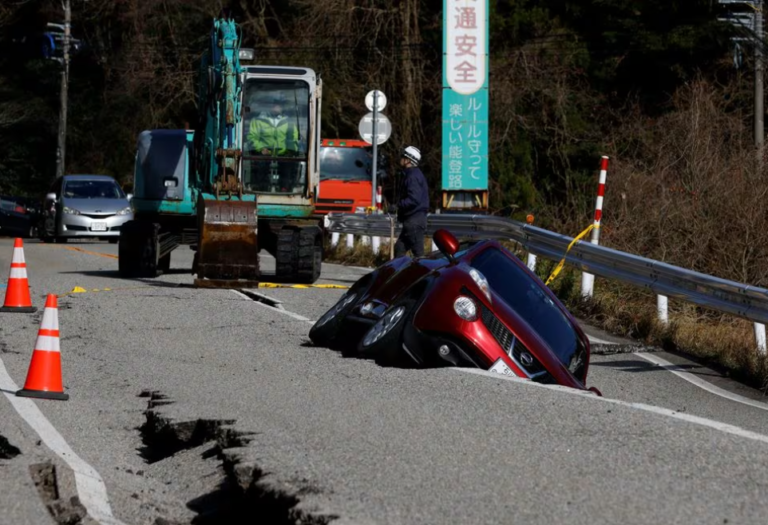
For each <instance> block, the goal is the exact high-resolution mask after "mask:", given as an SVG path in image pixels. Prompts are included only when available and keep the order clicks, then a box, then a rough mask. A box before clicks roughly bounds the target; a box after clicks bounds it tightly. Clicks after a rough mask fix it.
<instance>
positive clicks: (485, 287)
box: [469, 268, 491, 301]
mask: <svg viewBox="0 0 768 525" xmlns="http://www.w3.org/2000/svg"><path fill="white" fill-rule="evenodd" d="M469 276H470V277H472V280H473V281H475V284H477V286H478V287H479V288H480V289H481V290H482V291H483V293H484V294H485V296H486V297H487V298H488V301H490V300H491V285H490V284H488V279H486V278H485V275H483V274H482V273H480V272H479V271H478V270H476V269H475V268H471V269H470V270H469Z"/></svg>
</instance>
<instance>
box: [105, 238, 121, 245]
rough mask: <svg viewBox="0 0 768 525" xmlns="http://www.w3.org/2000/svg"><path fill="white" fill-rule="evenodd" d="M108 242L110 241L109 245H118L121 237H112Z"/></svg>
mask: <svg viewBox="0 0 768 525" xmlns="http://www.w3.org/2000/svg"><path fill="white" fill-rule="evenodd" d="M107 241H109V244H117V243H118V242H119V241H120V237H110V238H109V239H107Z"/></svg>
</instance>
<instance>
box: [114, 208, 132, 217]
mask: <svg viewBox="0 0 768 525" xmlns="http://www.w3.org/2000/svg"><path fill="white" fill-rule="evenodd" d="M129 213H131V207H130V206H126V207H125V208H123V209H122V210H120V211H119V212H117V213H116V214H115V215H128V214H129Z"/></svg>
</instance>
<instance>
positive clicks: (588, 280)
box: [581, 155, 608, 297]
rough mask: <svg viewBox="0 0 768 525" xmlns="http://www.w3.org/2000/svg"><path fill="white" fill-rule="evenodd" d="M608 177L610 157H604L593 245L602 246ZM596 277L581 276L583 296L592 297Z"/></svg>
mask: <svg viewBox="0 0 768 525" xmlns="http://www.w3.org/2000/svg"><path fill="white" fill-rule="evenodd" d="M607 175H608V157H606V156H605V155H603V158H602V160H601V161H600V181H599V183H598V185H597V200H596V201H595V221H594V223H593V224H594V228H593V229H592V244H600V220H601V219H602V217H603V197H604V196H605V179H606V177H607ZM594 285H595V276H594V275H592V274H590V273H586V272H584V273H582V274H581V295H582V297H592V292H593V289H594Z"/></svg>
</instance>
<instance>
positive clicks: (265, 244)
mask: <svg viewBox="0 0 768 525" xmlns="http://www.w3.org/2000/svg"><path fill="white" fill-rule="evenodd" d="M240 41H241V35H240V30H239V27H238V26H237V24H236V23H235V21H234V20H233V19H232V17H231V16H229V15H228V14H226V13H223V14H222V15H221V16H220V17H219V18H217V19H215V20H214V23H213V29H212V31H211V38H210V48H209V49H207V50H206V52H205V53H204V54H203V56H202V60H201V63H200V74H199V83H198V84H199V85H198V90H197V108H198V120H197V123H196V125H195V127H194V129H182V130H171V129H155V130H146V131H143V132H141V133H140V134H139V137H138V142H137V148H136V163H135V169H134V183H133V193H134V196H133V199H132V201H131V207H132V209H133V211H134V219H133V220H132V221H130V222H128V223H126V224H125V225H124V226H123V227H122V230H121V232H120V240H119V250H118V254H119V270H120V274H121V275H123V276H125V277H156V276H158V275H160V274H162V273H163V272H167V271H168V270H169V268H170V261H171V252H173V250H175V249H176V248H177V247H179V246H181V245H188V246H190V247H191V248H192V249H193V250H195V256H194V262H193V268H192V273H193V274H196V279H195V285H196V286H198V287H220V288H247V287H252V286H256V285H258V282H259V281H260V280H261V275H262V274H261V269H260V265H259V251H261V250H266V251H267V252H268V253H270V254H272V255H273V256H274V257H275V260H276V266H275V272H276V277H277V279H280V280H283V281H290V282H297V283H314V282H315V281H316V280H317V279H318V278H319V276H320V269H321V262H322V235H323V234H322V231H323V218H322V216H321V215H318V214H316V213H315V202H316V200H317V196H318V195H317V194H318V185H319V182H320V180H319V179H320V175H319V174H320V170H319V152H320V109H321V97H322V81H321V79H320V78H319V75H316V74H315V72H314V71H313V70H312V69H310V68H306V67H285V66H266V65H242V64H241V61H242V62H243V63H246V64H247V63H248V62H253V59H254V56H253V50H251V49H244V48H241V47H240Z"/></svg>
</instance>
